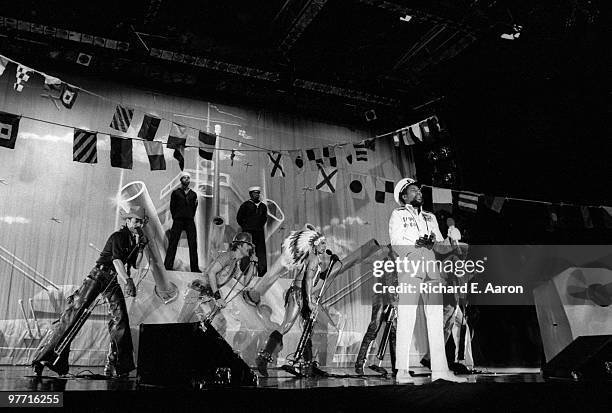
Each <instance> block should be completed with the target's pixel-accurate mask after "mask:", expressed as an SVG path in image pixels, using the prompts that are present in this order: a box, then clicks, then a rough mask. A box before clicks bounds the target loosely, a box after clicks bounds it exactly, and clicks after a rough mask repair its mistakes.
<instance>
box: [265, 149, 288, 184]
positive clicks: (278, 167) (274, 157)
mask: <svg viewBox="0 0 612 413" xmlns="http://www.w3.org/2000/svg"><path fill="white" fill-rule="evenodd" d="M281 157H282V155H281V154H280V153H270V152H268V159H270V162H271V163H272V171H271V172H270V176H276V175H277V174H279V175H280V176H282V177H283V178H284V177H285V171H284V170H283V165H282V164H281Z"/></svg>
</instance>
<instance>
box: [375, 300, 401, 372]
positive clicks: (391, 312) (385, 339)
mask: <svg viewBox="0 0 612 413" xmlns="http://www.w3.org/2000/svg"><path fill="white" fill-rule="evenodd" d="M383 317H384V319H383V322H384V323H385V329H384V331H383V335H382V338H381V340H380V347H379V348H378V353H377V354H376V358H377V359H378V365H376V364H371V365H370V366H368V368H369V369H370V370H374V371H375V372H377V373H379V374H381V375H383V376H387V374H388V372H387V370H386V369H385V368H384V367H382V366H381V364H382V361H383V359H384V358H385V352H386V351H387V344H389V336H390V335H391V327H392V326H393V321H394V320H395V318H396V317H397V310H396V309H395V306H394V305H393V304H388V305H386V306H385V309H384V312H383ZM381 326H382V322H381V323H380V324H379V326H378V330H377V331H376V335H378V331H380V327H381Z"/></svg>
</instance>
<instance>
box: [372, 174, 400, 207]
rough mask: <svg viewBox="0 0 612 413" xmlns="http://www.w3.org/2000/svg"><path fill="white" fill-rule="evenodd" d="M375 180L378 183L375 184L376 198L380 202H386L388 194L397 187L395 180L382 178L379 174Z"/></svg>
mask: <svg viewBox="0 0 612 413" xmlns="http://www.w3.org/2000/svg"><path fill="white" fill-rule="evenodd" d="M375 182H376V184H375V185H374V187H375V192H374V200H375V201H376V202H378V203H379V204H384V203H385V198H386V194H388V193H389V194H392V193H393V189H394V187H395V185H394V182H393V181H388V180H386V179H385V178H381V177H379V176H376V177H375Z"/></svg>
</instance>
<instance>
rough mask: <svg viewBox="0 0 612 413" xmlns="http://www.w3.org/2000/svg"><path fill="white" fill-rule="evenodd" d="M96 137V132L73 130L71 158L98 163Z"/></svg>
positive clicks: (77, 160) (76, 160)
mask: <svg viewBox="0 0 612 413" xmlns="http://www.w3.org/2000/svg"><path fill="white" fill-rule="evenodd" d="M97 144H98V137H97V134H96V132H89V131H85V130H82V129H75V130H74V143H73V145H72V160H73V161H75V162H82V163H98V149H97Z"/></svg>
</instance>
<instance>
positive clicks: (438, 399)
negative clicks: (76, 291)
mask: <svg viewBox="0 0 612 413" xmlns="http://www.w3.org/2000/svg"><path fill="white" fill-rule="evenodd" d="M478 370H479V371H481V372H482V373H480V374H474V375H470V376H466V377H468V379H469V383H464V384H455V383H449V382H444V381H438V382H435V383H431V381H430V379H429V378H428V377H426V374H427V371H426V369H416V370H415V373H416V374H415V375H416V376H417V377H415V384H397V383H396V382H395V380H394V379H392V378H388V379H385V378H381V377H380V376H377V375H374V374H371V375H370V374H368V375H366V376H363V377H358V376H355V375H353V371H352V369H349V368H343V369H326V371H327V372H328V373H331V374H333V375H335V376H337V377H329V378H310V379H296V378H295V377H293V376H291V375H289V374H288V373H286V372H284V371H282V370H276V369H273V370H271V371H270V377H268V378H260V382H259V386H258V387H240V388H223V387H218V388H208V389H205V390H187V389H167V388H162V387H155V386H141V385H139V384H138V383H137V380H136V375H135V373H133V374H132V376H131V377H130V378H129V379H127V380H100V379H92V378H87V377H86V375H88V374H89V375H91V374H92V373H93V374H101V373H102V369H101V368H99V367H93V368H91V367H90V368H86V367H81V368H79V367H73V368H72V369H71V373H72V374H74V376H68V377H66V378H58V377H57V376H55V374H54V373H52V372H49V371H48V370H45V372H44V374H45V375H46V374H49V376H45V375H43V377H41V378H36V377H34V376H33V375H32V372H31V370H30V369H28V368H25V367H15V366H0V391H11V392H25V391H46V392H49V391H60V392H64V408H63V411H79V412H82V411H111V410H112V411H115V412H116V411H134V410H138V411H176V412H179V411H192V410H196V409H198V410H199V409H214V411H243V412H245V411H310V412H319V411H333V412H338V411H346V412H349V411H381V412H388V411H405V412H406V411H409V412H415V411H427V412H431V411H462V412H472V411H487V412H490V411H494V412H501V411H503V412H528V411H535V412H548V411H568V412H576V411H580V410H584V409H585V408H586V409H588V411H589V412H595V411H601V412H604V411H605V412H609V411H611V409H612V383H611V382H570V381H561V380H559V381H544V380H543V379H542V376H541V374H540V371H539V369H533V368H532V369H529V368H479V369H478Z"/></svg>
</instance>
